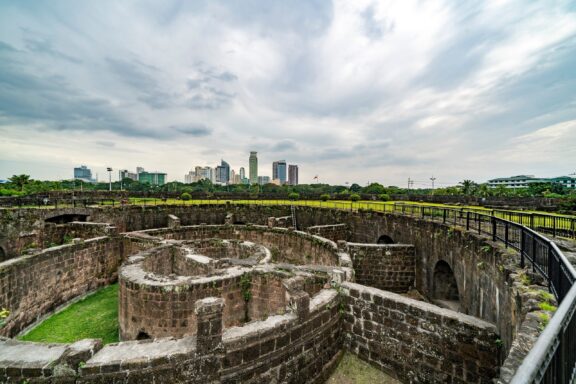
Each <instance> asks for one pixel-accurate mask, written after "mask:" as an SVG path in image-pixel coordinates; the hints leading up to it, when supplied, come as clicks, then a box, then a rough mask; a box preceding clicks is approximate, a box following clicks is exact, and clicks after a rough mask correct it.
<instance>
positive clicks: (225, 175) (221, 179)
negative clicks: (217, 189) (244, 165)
mask: <svg viewBox="0 0 576 384" xmlns="http://www.w3.org/2000/svg"><path fill="white" fill-rule="evenodd" d="M229 181H230V164H228V163H227V162H225V161H224V160H222V161H221V162H220V165H219V166H217V167H216V182H217V183H221V184H228V182H229Z"/></svg>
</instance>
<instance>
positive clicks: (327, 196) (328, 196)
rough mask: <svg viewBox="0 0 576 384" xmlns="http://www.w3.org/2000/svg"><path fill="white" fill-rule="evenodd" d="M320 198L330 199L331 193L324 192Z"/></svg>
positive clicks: (323, 199)
mask: <svg viewBox="0 0 576 384" xmlns="http://www.w3.org/2000/svg"><path fill="white" fill-rule="evenodd" d="M320 200H322V201H327V200H330V195H329V194H327V193H324V194H322V195H320Z"/></svg>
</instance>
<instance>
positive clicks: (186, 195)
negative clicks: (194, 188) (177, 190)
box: [180, 192, 192, 201]
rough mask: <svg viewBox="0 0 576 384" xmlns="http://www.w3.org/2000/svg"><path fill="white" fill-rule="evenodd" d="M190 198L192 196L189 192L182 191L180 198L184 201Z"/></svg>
mask: <svg viewBox="0 0 576 384" xmlns="http://www.w3.org/2000/svg"><path fill="white" fill-rule="evenodd" d="M191 198H192V196H190V194H189V193H188V192H184V193H183V194H181V195H180V199H181V200H184V201H188V200H190V199H191Z"/></svg>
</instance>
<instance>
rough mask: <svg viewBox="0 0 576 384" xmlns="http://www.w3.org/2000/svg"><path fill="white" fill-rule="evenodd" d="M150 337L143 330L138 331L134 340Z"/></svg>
mask: <svg viewBox="0 0 576 384" xmlns="http://www.w3.org/2000/svg"><path fill="white" fill-rule="evenodd" d="M150 338H151V337H150V335H149V334H147V333H146V332H144V331H140V332H138V336H136V340H148V339H150Z"/></svg>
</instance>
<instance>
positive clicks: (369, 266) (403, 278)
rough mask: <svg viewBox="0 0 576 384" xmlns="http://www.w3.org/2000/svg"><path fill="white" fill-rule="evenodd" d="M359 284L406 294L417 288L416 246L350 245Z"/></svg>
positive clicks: (349, 250)
mask: <svg viewBox="0 0 576 384" xmlns="http://www.w3.org/2000/svg"><path fill="white" fill-rule="evenodd" d="M347 250H348V253H349V254H350V257H351V258H352V265H353V266H354V274H355V276H356V282H357V283H358V284H362V285H367V286H369V287H374V288H379V289H384V290H387V291H392V292H397V293H404V292H407V291H408V290H409V289H410V287H413V286H414V279H415V277H416V259H415V257H414V246H412V245H402V244H391V245H381V244H359V243H348V248H347Z"/></svg>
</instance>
